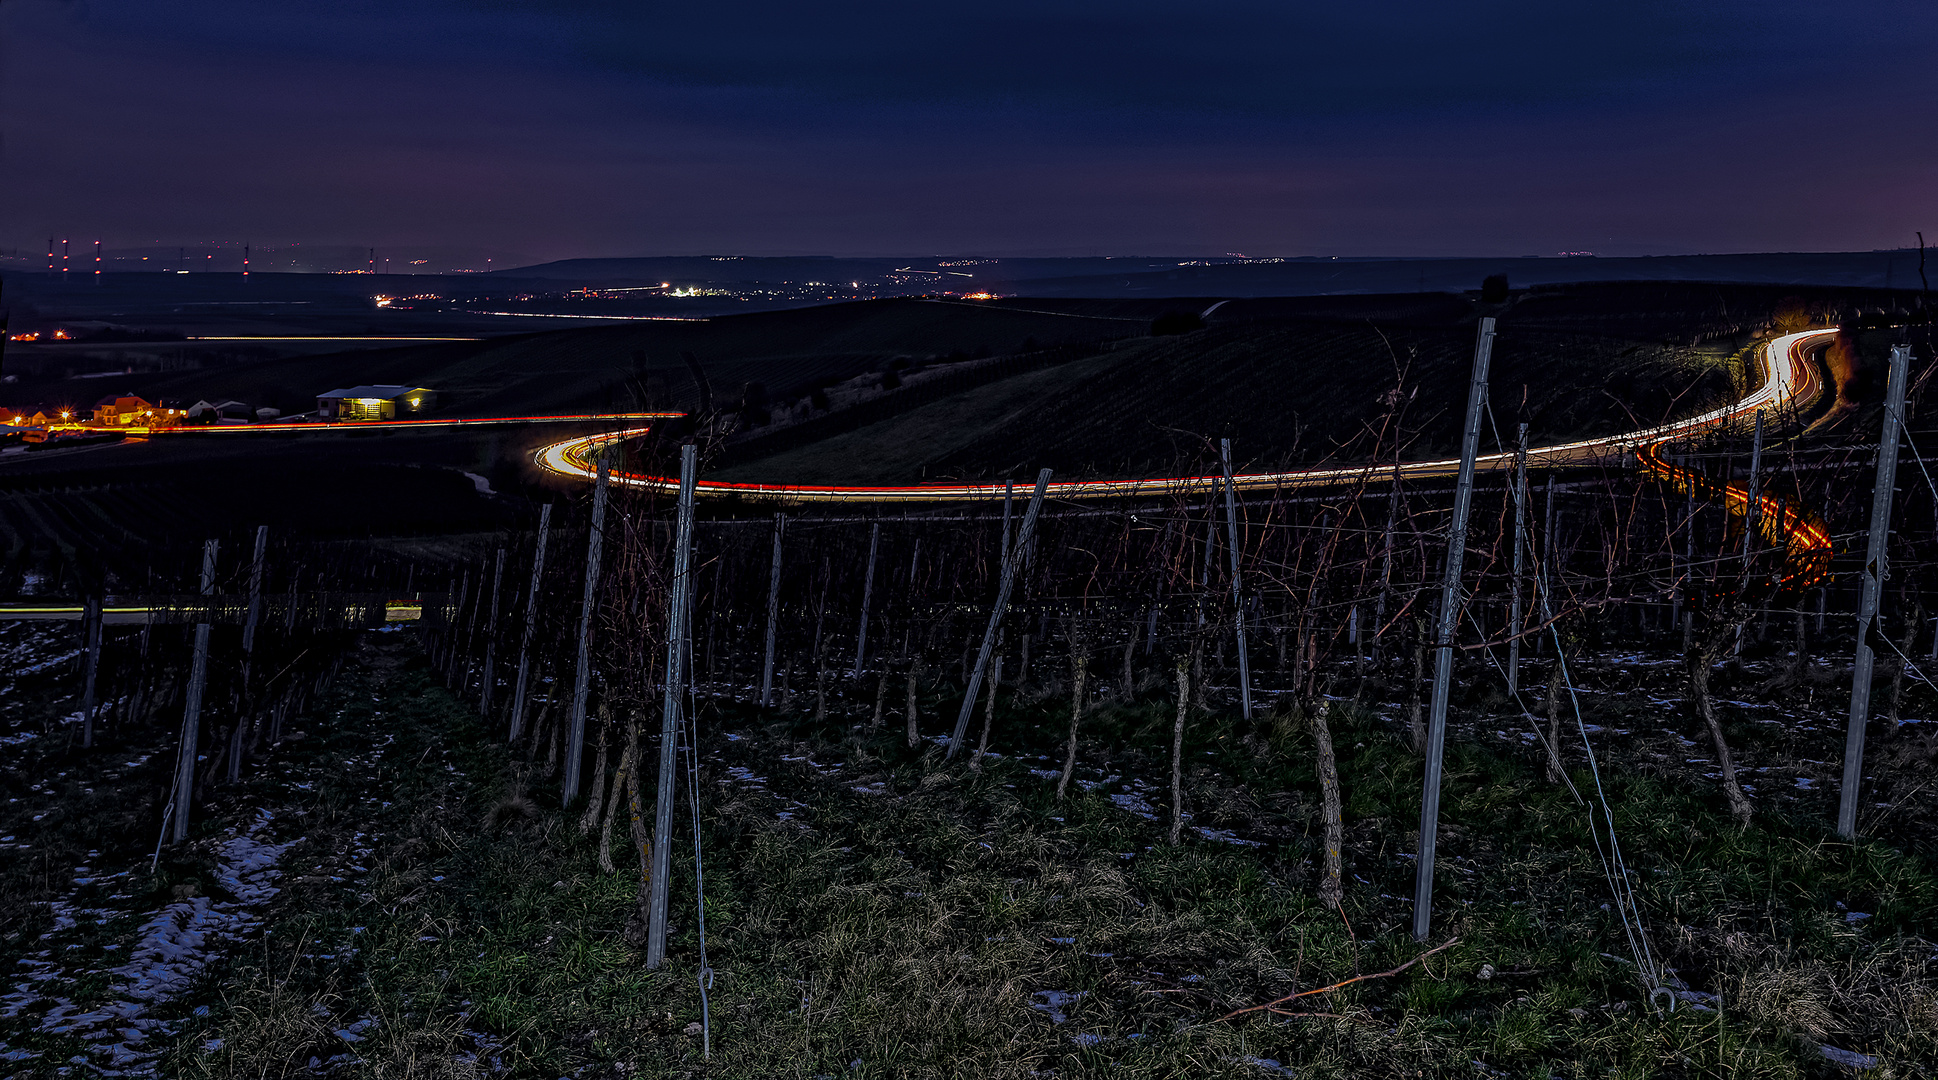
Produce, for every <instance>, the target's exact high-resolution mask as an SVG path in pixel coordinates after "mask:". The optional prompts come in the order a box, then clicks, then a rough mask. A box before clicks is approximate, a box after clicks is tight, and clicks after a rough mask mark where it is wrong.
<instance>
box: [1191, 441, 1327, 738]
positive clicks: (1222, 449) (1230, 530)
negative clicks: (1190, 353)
mask: <svg viewBox="0 0 1938 1080" xmlns="http://www.w3.org/2000/svg"><path fill="white" fill-rule="evenodd" d="M1218 459H1219V462H1220V464H1221V465H1223V466H1224V470H1225V540H1226V546H1228V547H1230V548H1231V621H1232V625H1233V626H1234V627H1236V628H1237V633H1238V641H1237V645H1238V703H1239V707H1240V709H1242V710H1243V713H1244V717H1245V719H1247V720H1250V719H1251V718H1252V662H1251V658H1250V656H1249V655H1248V654H1247V651H1246V648H1245V597H1244V590H1243V587H1242V586H1241V584H1240V582H1239V580H1238V500H1237V497H1236V496H1235V495H1234V494H1233V487H1232V482H1231V440H1230V439H1220V440H1218ZM1357 616H1358V612H1357V610H1355V611H1354V617H1355V618H1357ZM1358 639H1359V631H1358V628H1357V626H1355V628H1354V631H1353V643H1354V644H1355V645H1357V644H1358V643H1359V641H1358Z"/></svg>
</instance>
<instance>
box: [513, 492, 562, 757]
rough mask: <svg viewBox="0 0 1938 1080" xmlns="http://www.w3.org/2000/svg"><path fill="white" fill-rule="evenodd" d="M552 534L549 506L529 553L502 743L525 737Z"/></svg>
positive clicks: (540, 516)
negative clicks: (508, 715) (529, 682)
mask: <svg viewBox="0 0 1938 1080" xmlns="http://www.w3.org/2000/svg"><path fill="white" fill-rule="evenodd" d="M551 531H552V504H551V503H546V504H545V505H544V506H541V507H539V509H538V545H537V548H536V549H535V550H534V551H533V552H532V585H531V589H530V590H529V591H527V592H526V594H525V632H524V634H523V635H522V636H520V637H519V639H518V677H517V678H516V679H515V680H513V682H512V688H511V734H510V735H509V736H507V737H506V739H505V741H506V742H508V743H511V744H512V745H514V746H516V745H517V744H518V739H519V737H520V736H522V735H524V734H525V679H526V676H527V675H529V674H530V672H531V657H532V635H533V634H534V633H536V632H537V630H538V591H539V586H540V585H541V584H542V583H543V582H544V579H545V538H546V536H547V535H549V534H550V533H551Z"/></svg>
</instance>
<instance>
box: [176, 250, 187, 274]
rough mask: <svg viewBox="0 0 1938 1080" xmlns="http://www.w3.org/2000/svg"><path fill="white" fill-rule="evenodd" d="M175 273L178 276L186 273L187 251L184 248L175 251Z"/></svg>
mask: <svg viewBox="0 0 1938 1080" xmlns="http://www.w3.org/2000/svg"><path fill="white" fill-rule="evenodd" d="M175 272H176V273H178V274H186V273H188V249H187V248H185V247H178V248H176V249H175Z"/></svg>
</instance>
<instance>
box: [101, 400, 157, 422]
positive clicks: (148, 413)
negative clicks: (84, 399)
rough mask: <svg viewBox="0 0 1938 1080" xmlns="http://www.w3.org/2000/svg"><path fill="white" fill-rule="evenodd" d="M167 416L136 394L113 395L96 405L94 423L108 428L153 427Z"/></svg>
mask: <svg viewBox="0 0 1938 1080" xmlns="http://www.w3.org/2000/svg"><path fill="white" fill-rule="evenodd" d="M166 415H167V414H166V413H164V412H163V411H162V410H161V409H160V408H159V407H158V406H157V405H155V403H154V402H152V401H149V400H147V399H146V398H143V397H139V396H137V395H134V394H119V395H112V394H111V395H109V396H108V397H104V398H102V399H101V400H100V401H97V402H95V403H94V422H95V423H97V424H101V425H104V426H106V427H127V426H128V425H130V424H143V425H152V424H153V423H154V422H155V421H156V420H157V419H160V418H161V417H164V416H166Z"/></svg>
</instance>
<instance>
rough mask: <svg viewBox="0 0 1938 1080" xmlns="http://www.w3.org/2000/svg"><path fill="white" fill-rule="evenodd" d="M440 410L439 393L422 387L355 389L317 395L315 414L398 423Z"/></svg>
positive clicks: (360, 387) (340, 418)
mask: <svg viewBox="0 0 1938 1080" xmlns="http://www.w3.org/2000/svg"><path fill="white" fill-rule="evenodd" d="M435 408H437V391H435V390H429V389H426V388H424V387H422V386H352V387H349V388H347V389H342V390H331V391H328V392H327V393H322V394H318V395H316V411H317V413H318V414H319V415H321V416H324V417H326V418H328V419H332V420H395V419H397V418H398V417H399V416H405V417H409V416H416V415H418V414H420V413H427V412H430V411H431V410H432V409H435Z"/></svg>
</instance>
